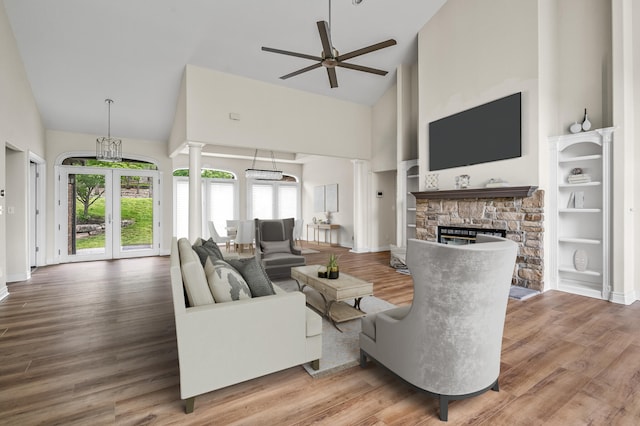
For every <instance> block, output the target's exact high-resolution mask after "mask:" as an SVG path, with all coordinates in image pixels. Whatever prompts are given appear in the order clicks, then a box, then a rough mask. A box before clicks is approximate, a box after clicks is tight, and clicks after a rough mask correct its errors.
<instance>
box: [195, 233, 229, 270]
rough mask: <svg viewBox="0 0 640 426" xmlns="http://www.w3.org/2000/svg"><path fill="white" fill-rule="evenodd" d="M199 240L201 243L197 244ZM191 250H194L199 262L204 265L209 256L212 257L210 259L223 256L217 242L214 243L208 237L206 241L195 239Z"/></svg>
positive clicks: (217, 258) (218, 258) (221, 258)
mask: <svg viewBox="0 0 640 426" xmlns="http://www.w3.org/2000/svg"><path fill="white" fill-rule="evenodd" d="M199 242H201V244H198V243H199ZM193 251H195V252H196V254H197V255H198V257H199V258H200V263H202V266H204V264H205V263H206V261H207V258H208V257H209V256H211V257H213V259H212V260H223V259H224V257H223V256H222V252H221V251H220V248H219V247H218V244H216V243H215V242H214V241H213V239H209V240H207V241H202V240H199V241H197V242H196V244H194V245H193Z"/></svg>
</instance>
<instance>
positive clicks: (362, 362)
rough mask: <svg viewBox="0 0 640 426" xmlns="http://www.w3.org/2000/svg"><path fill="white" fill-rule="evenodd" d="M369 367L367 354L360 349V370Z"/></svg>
mask: <svg viewBox="0 0 640 426" xmlns="http://www.w3.org/2000/svg"><path fill="white" fill-rule="evenodd" d="M366 366H367V354H366V353H365V352H364V351H363V350H362V349H360V368H364V367H366Z"/></svg>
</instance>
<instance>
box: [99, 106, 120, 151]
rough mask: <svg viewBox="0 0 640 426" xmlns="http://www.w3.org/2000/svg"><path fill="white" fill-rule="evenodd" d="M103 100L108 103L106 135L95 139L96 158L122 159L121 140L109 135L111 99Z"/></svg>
mask: <svg viewBox="0 0 640 426" xmlns="http://www.w3.org/2000/svg"><path fill="white" fill-rule="evenodd" d="M104 101H105V102H106V103H107V104H109V118H108V125H107V136H106V137H104V136H103V137H101V138H98V139H96V160H100V161H113V162H117V161H122V141H121V140H120V139H116V138H112V137H111V104H112V103H113V100H111V99H105V100H104Z"/></svg>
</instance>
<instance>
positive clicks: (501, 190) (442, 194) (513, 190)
mask: <svg viewBox="0 0 640 426" xmlns="http://www.w3.org/2000/svg"><path fill="white" fill-rule="evenodd" d="M536 189H538V187H537V186H502V187H498V188H467V189H446V190H436V191H422V192H412V194H413V195H414V196H415V197H416V199H418V200H423V199H440V200H441V199H454V198H505V197H522V198H524V197H530V196H531V195H532V194H533V193H534V192H535V190H536Z"/></svg>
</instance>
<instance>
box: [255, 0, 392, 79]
mask: <svg viewBox="0 0 640 426" xmlns="http://www.w3.org/2000/svg"><path fill="white" fill-rule="evenodd" d="M316 24H317V25H318V32H319V33H320V41H321V42H322V54H321V56H313V55H307V54H304V53H297V52H290V51H288V50H281V49H274V48H271V47H265V46H262V50H264V51H265V52H272V53H279V54H281V55H289V56H295V57H298V58H304V59H310V60H312V61H317V63H315V64H313V65H310V66H308V67H305V68H302V69H299V70H297V71H294V72H292V73H289V74H287V75H283V76H282V77H280V78H281V79H282V80H286V79H288V78H291V77H295V76H296V75H299V74H302V73H304V72H307V71H311V70H314V69H316V68H320V67H325V68H326V69H327V75H328V76H329V85H330V86H331V88H332V89H333V88H335V87H338V77H337V75H336V69H335V67H342V68H348V69H351V70H356V71H363V72H368V73H371V74H377V75H387V71H384V70H380V69H376V68H371V67H365V66H362V65H356V64H351V63H348V62H344V61H346V60H349V59H352V58H355V57H356V56H361V55H364V54H366V53H371V52H374V51H376V50H380V49H384V48H385V47H390V46H393V45H395V44H396V41H395V40H394V39H389V40H386V41H383V42H380V43H376V44H372V45H371V46H367V47H363V48H361V49H357V50H354V51H352V52H349V53H345V54H344V55H340V54H339V53H338V50H337V49H336V48H335V47H333V44H332V42H331V0H329V22H327V21H318V22H317V23H316Z"/></svg>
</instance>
